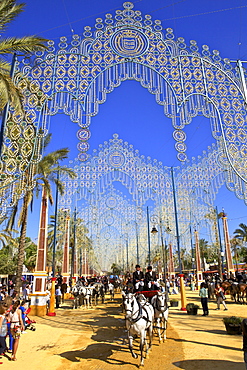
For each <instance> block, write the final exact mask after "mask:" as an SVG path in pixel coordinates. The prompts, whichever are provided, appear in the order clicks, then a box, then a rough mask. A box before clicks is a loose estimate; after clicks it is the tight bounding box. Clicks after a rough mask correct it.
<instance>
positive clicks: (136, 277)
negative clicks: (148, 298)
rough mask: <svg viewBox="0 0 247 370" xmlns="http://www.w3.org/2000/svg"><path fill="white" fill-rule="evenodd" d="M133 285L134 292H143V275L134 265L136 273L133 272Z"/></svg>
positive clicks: (139, 268) (137, 266)
mask: <svg viewBox="0 0 247 370" xmlns="http://www.w3.org/2000/svg"><path fill="white" fill-rule="evenodd" d="M133 285H134V291H135V292H138V291H141V290H143V287H144V274H143V272H142V271H141V267H140V265H136V271H134V272H133Z"/></svg>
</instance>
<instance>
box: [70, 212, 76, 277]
mask: <svg viewBox="0 0 247 370" xmlns="http://www.w3.org/2000/svg"><path fill="white" fill-rule="evenodd" d="M73 237H74V243H73V244H72V249H71V279H72V278H73V277H74V274H75V273H77V271H74V260H75V247H76V245H75V244H76V207H75V210H74V225H73Z"/></svg>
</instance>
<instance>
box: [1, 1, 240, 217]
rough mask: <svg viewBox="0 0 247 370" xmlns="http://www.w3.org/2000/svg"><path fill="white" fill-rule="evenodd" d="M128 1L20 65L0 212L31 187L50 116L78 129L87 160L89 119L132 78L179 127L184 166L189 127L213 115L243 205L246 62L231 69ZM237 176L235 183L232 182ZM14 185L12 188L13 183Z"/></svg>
mask: <svg viewBox="0 0 247 370" xmlns="http://www.w3.org/2000/svg"><path fill="white" fill-rule="evenodd" d="M133 8H134V5H133V4H132V3H130V2H126V3H124V4H123V10H118V11H116V14H115V16H112V15H111V14H106V16H105V19H101V18H97V19H96V23H95V26H94V28H92V27H89V26H86V27H85V28H84V32H83V35H82V37H81V36H79V35H73V37H72V39H71V40H68V39H67V38H65V37H61V39H60V41H59V43H58V45H55V43H54V42H53V41H50V42H49V51H48V52H45V53H37V54H36V56H35V57H34V58H24V59H20V60H18V62H17V63H16V72H17V73H16V75H15V81H16V83H17V84H18V86H19V87H20V88H21V90H22V92H23V94H24V97H25V113H24V114H23V115H21V114H19V115H17V114H16V113H15V112H14V111H13V110H11V109H10V110H9V114H8V120H7V123H6V128H5V133H4V137H5V140H4V145H3V150H2V157H1V160H2V161H1V187H2V188H6V187H8V190H7V191H5V190H2V201H1V202H2V210H3V211H4V209H5V208H6V207H7V205H8V204H12V203H13V202H15V200H16V198H17V197H20V196H21V195H22V194H23V193H24V192H25V189H26V188H27V187H32V186H33V183H32V176H33V173H34V171H35V164H36V163H37V161H38V160H39V158H40V154H41V153H40V142H41V140H42V137H43V136H44V135H45V134H46V133H47V131H48V129H49V117H50V116H52V115H54V114H56V113H57V112H58V111H59V110H63V111H64V113H65V114H67V115H69V116H70V118H71V120H72V121H73V122H77V123H78V125H79V127H80V128H79V130H78V133H77V136H78V140H79V143H78V150H79V152H80V153H79V156H78V158H79V159H80V160H81V161H87V159H88V154H87V151H88V149H89V144H88V139H89V137H90V122H91V117H93V116H95V115H96V114H97V113H98V110H99V104H102V103H104V102H105V101H106V97H107V93H110V92H111V91H113V90H114V88H115V87H116V86H118V85H119V84H121V83H122V81H124V80H126V79H135V80H137V81H139V82H140V83H141V85H142V86H143V87H145V88H147V89H148V90H149V91H150V93H152V94H155V97H156V101H157V103H158V104H160V105H163V106H164V114H165V115H166V116H167V117H169V118H170V119H171V122H172V124H173V127H174V132H173V138H174V140H175V148H176V149H177V151H178V158H179V159H180V160H181V161H185V160H186V159H187V157H186V144H185V141H186V135H185V133H184V131H183V129H184V126H185V125H187V124H189V123H190V122H191V120H192V119H193V117H195V116H196V115H197V114H198V113H199V112H200V113H202V114H203V115H204V116H205V117H208V118H209V120H210V124H211V130H212V136H213V138H214V139H215V140H216V142H217V151H218V153H219V163H221V164H222V166H223V167H224V169H227V171H228V176H227V177H226V183H227V186H228V187H229V189H231V190H233V191H235V193H236V194H238V195H239V196H241V197H242V198H244V199H246V187H245V183H246V179H247V176H246V170H245V162H246V156H247V146H246V138H247V134H246V107H245V104H246V97H245V95H244V91H245V78H244V71H243V69H242V68H241V63H239V64H238V67H237V68H233V66H232V65H231V63H230V61H229V60H228V59H222V58H221V57H220V55H219V52H218V51H215V50H214V51H213V52H211V51H210V50H209V47H208V46H206V45H204V46H203V48H202V50H201V52H199V49H198V46H197V44H196V42H195V41H191V42H190V45H189V46H188V45H186V43H185V40H184V39H183V38H178V39H177V40H175V38H174V34H173V31H172V29H163V26H162V24H161V22H160V21H159V20H152V17H151V16H150V15H144V16H143V15H142V14H141V12H140V11H135V10H134V9H133ZM236 178H237V181H235V179H236ZM14 181H15V182H14ZM10 185H11V186H10Z"/></svg>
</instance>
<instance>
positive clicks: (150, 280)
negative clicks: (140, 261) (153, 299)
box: [145, 266, 159, 290]
mask: <svg viewBox="0 0 247 370" xmlns="http://www.w3.org/2000/svg"><path fill="white" fill-rule="evenodd" d="M145 285H146V286H147V288H148V290H157V289H159V283H158V281H157V276H156V273H155V271H152V266H148V267H147V272H146V274H145Z"/></svg>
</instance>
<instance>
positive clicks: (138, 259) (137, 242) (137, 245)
mask: <svg viewBox="0 0 247 370" xmlns="http://www.w3.org/2000/svg"><path fill="white" fill-rule="evenodd" d="M135 223H136V262H137V264H139V263H140V258H139V239H138V229H137V222H136V221H135Z"/></svg>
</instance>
